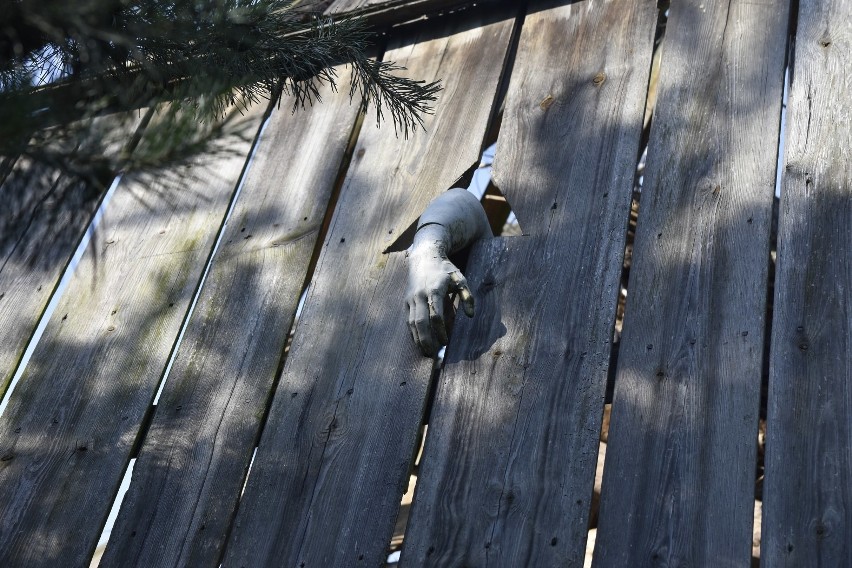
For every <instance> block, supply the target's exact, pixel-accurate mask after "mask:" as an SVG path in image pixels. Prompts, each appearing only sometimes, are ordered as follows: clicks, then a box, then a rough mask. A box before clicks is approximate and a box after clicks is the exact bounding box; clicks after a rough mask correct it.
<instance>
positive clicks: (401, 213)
mask: <svg viewBox="0 0 852 568" xmlns="http://www.w3.org/2000/svg"><path fill="white" fill-rule="evenodd" d="M513 24H514V19H513V18H511V19H508V20H498V21H482V20H473V21H467V22H460V21H458V20H457V21H455V22H450V23H448V24H447V25H446V27H444V28H443V29H440V30H435V31H434V35H429V36H419V37H417V38H410V39H414V42H413V43H412V44H404V45H400V46H398V47H396V48H395V49H393V50H391V51H390V52H389V53H387V55H386V58H387V59H390V60H393V61H396V62H398V63H400V64H401V65H404V66H405V67H407V68H408V69H409V73H410V74H411V75H412V76H414V77H417V78H419V79H424V80H427V81H431V80H434V79H436V78H441V79H442V81H443V85H444V90H443V92H442V93H441V94H440V97H439V100H438V104H437V105H436V108H435V114H434V116H427V117H425V123H426V131H425V132H424V131H422V130H421V131H418V132H416V133H415V134H414V135H413V136H412V137H411V138H410V139H409V140H407V141H405V140H402V139H400V138H397V137H395V136H394V133H393V131H392V130H391V129H389V128H387V127H385V128H383V129H381V130H376V129H375V128H373V127H372V125H371V122H372V117H371V116H368V117H367V119H366V122H365V127H364V129H363V130H362V131H361V136H360V139H359V141H358V145H357V146H356V150H355V156H354V159H353V163H352V166H351V167H350V170H349V172H348V175H347V178H346V181H345V183H344V186H343V189H342V192H341V197H340V201H339V203H338V206H337V208H336V210H335V213H334V217H333V219H332V222H331V226H330V229H329V233H328V236H327V238H326V241H325V243H324V244H323V249H322V252H321V254H320V258H319V261H318V264H317V270H316V273H315V276H314V279H313V282H312V283H311V287H310V291H309V293H308V296H307V300H306V302H305V307H304V311H303V312H302V315H301V319H300V322H299V324H298V325H297V327H296V334H295V337H294V339H293V345H292V348H291V351H290V354H289V356H288V358H287V362H286V365H285V369H284V373H283V376H282V377H281V380H280V383H279V385H278V389H277V392H276V395H275V399H274V401H273V405H272V408H271V411H270V416H269V419H268V421H267V423H266V426H265V428H264V432H263V437H262V439H261V443H260V447H259V448H258V451H257V457H256V458H255V461H254V465H253V466H252V471H251V474H250V475H249V479H248V484H247V486H246V490H245V494H244V496H243V499H242V500H241V502H240V506H239V511H238V513H237V519H236V522H235V524H234V527H233V532H232V536H231V539H230V541H229V544H228V547H227V549H226V554H225V560H224V566H265V565H273V564H274V565H286V566H302V567H304V568H309V567H325V566H339V567H348V566H362V565H363V566H378V565H380V564H382V563H383V562H384V560H385V555H386V549H387V546H388V543H389V542H390V538H391V533H392V530H393V526H394V520H395V518H396V514H397V511H398V509H399V503H400V498H401V496H402V494H403V492H404V490H405V488H406V486H407V482H408V472H409V468H410V466H411V463H412V460H413V453H414V451H415V444H416V441H417V432H418V429H419V427H420V421H421V416H422V413H423V409H424V404H425V399H426V394H427V392H428V388H429V377H430V374H431V367H432V362H431V360H429V359H426V358H424V357H422V356H421V355H419V353H418V352H417V350H416V348H415V346H414V343H413V342H412V340H411V337H410V334H409V331H408V327H407V321H406V320H407V311H406V309H405V301H404V296H403V291H404V289H405V281H406V275H405V270H406V269H405V257H404V254H389V255H384V254H382V251H383V250H384V249H385V248H386V247H387V246H388V245H390V244H391V243H392V242H393V241H394V240H395V239H396V238H397V236H398V235H399V234H400V232H402V231H403V230H404V229H405V228H406V227H408V226H409V225H410V224H411V223H412V221H413V220H414V219H416V218H417V216H418V215H419V214H420V212H421V211H422V210H423V208H424V207H425V206H426V204H427V203H428V202H429V201H430V200H431V199H432V198H434V197H435V196H436V195H438V194H439V193H440V192H441V191H443V190H445V189H447V188H448V187H449V186H450V184H451V183H452V182H453V180H455V179H456V178H457V177H458V176H459V174H461V173H462V172H464V171H465V170H466V169H467V168H468V167H469V166H470V164H472V163H473V162H475V161H476V160H477V159H478V158H479V155H478V154H479V152H480V150H481V144H482V140H483V137H484V135H485V131H486V128H487V125H488V124H487V123H488V119H489V116H490V115H491V113H492V110H493V109H492V105H493V98H494V95H493V94H494V93H495V92H496V91H497V86H498V82H499V79H500V75H501V71H502V68H503V63H504V58H505V55H506V52H507V47H508V44H509V40H510V38H511V35H512V29H513Z"/></svg>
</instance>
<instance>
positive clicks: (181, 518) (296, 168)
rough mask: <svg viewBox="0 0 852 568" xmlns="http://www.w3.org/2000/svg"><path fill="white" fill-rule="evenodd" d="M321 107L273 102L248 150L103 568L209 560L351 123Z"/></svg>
mask: <svg viewBox="0 0 852 568" xmlns="http://www.w3.org/2000/svg"><path fill="white" fill-rule="evenodd" d="M338 73H339V75H340V80H341V81H343V82H346V81H348V80H349V77H348V72H347V71H346V70H344V69H339V70H338ZM323 100H325V101H326V102H325V103H324V104H322V105H321V106H316V107H314V108H312V109H308V110H302V111H298V112H296V113H295V114H294V113H292V112H291V110H292V101H290V100H286V99H285V100H284V101H283V102H282V103H281V105H280V109H278V110H276V111H274V112H273V114H272V117H271V118H270V120H269V123H268V124H267V126H266V127H265V129H264V131H263V135H262V136H261V138H260V139H259V141H258V147H257V149H256V150H255V154H254V158H253V161H252V164H251V167H250V169H249V171H248V172H247V178H246V181H245V184H244V188H243V190H242V192H241V193H240V196H239V200H238V201H237V204H236V206H235V209H234V212H233V214H232V216H231V217H230V220H229V222H228V227H227V229H226V232H225V235H224V237H223V241H222V244H221V246H220V247H219V250H218V252H217V255H216V257H215V258H214V261H213V264H212V265H211V268H210V272H209V273H208V276H207V279H206V281H205V285H204V288H203V290H202V292H201V296H200V297H199V299H198V303H197V305H196V308H195V310H194V312H193V315H192V319H191V320H190V322H189V326H188V327H187V331H186V333H185V335H184V339H183V342H182V343H181V346H180V350H179V352H178V355H177V358H176V359H175V362H174V365H173V367H172V370H171V373H170V375H169V379H168V382H167V383H166V386H165V388H164V390H163V394H162V396H161V398H160V402H159V405H158V407H157V411H156V414H155V415H154V418H153V421H152V424H151V427H150V429H149V430H148V434H147V436H146V439H145V442H144V444H143V446H142V449H141V451H140V454H139V457H138V459H137V461H136V465H135V467H134V470H133V481H132V484H131V486H130V489H129V491H128V493H127V495H126V496H125V500H124V502H123V504H122V509H121V513H120V514H119V517H118V520H117V521H116V525H115V528H114V529H113V531H112V536H111V537H110V542H109V544H108V546H107V549H106V553H105V554H104V557H103V559H102V561H101V566H216V565H218V563H219V558H220V556H221V553H222V550H223V549H224V546H225V539H226V533H227V529H228V527H229V525H230V522H231V520H232V518H233V515H234V512H235V511H236V507H237V501H238V499H239V496H240V490H241V489H242V486H243V482H244V479H245V474H246V471H247V470H248V467H249V462H250V460H251V457H252V451H253V449H254V446H255V444H256V441H257V438H258V435H259V431H260V428H261V420H262V418H263V417H264V415H265V411H266V408H267V404H268V401H269V399H270V397H271V389H272V386H273V379H274V378H275V375H276V372H277V371H278V364H279V360H280V358H281V354H282V353H283V351H284V346H285V344H286V342H287V335H288V332H289V330H290V327H291V325H292V323H293V317H294V314H295V312H296V306H297V304H298V302H299V296H300V293H301V291H302V286H303V284H304V281H305V277H306V273H307V270H308V265H309V263H310V260H311V255H312V254H313V251H314V248H315V245H316V242H317V237H318V235H319V231H320V227H321V226H322V223H323V219H324V217H325V213H326V209H327V208H328V201H329V199H330V197H331V193H332V189H333V186H334V183H335V181H336V179H337V174H338V171H339V169H340V166H341V162H342V160H343V156H344V153H345V151H346V146H347V142H348V141H349V137H350V134H351V132H352V129H353V127H354V124H355V119H356V117H357V114H358V109H359V105H357V104H350V103H349V99H348V98H347V97H343V96H335V95H334V94H333V93H332V92H331V90H330V88H326V90H325V92H323Z"/></svg>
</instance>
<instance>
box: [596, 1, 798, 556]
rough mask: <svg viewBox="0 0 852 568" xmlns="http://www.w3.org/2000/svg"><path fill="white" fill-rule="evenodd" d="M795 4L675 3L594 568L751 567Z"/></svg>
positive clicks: (654, 129)
mask: <svg viewBox="0 0 852 568" xmlns="http://www.w3.org/2000/svg"><path fill="white" fill-rule="evenodd" d="M788 15H789V2H788V1H787V0H777V1H776V2H774V3H773V5H772V6H766V5H757V4H754V3H748V2H742V1H741V0H733V1H731V2H727V1H719V2H708V1H704V0H684V1H680V2H673V3H672V5H671V8H670V13H669V20H668V23H667V25H666V37H665V39H664V40H663V41H664V44H663V56H662V62H661V65H660V79H659V80H660V83H659V97H658V99H657V107H656V110H655V113H654V121H653V125H652V127H651V134H650V142H649V147H648V161H647V168H646V171H645V178H644V181H645V183H644V187H643V190H642V200H641V204H640V211H639V224H638V229H637V234H636V242H635V245H634V249H633V265H632V268H631V275H630V283H629V292H628V300H627V307H626V310H625V320H624V327H623V334H622V340H621V346H620V349H619V359H618V372H617V374H616V382H615V395H614V399H613V404H612V416H611V421H610V430H609V441H608V446H607V458H606V467H605V469H604V479H603V487H602V491H601V509H600V520H599V524H598V531H597V539H596V543H595V554H594V561H595V564H596V565H599V566H602V567H607V566H617V567H621V566H661V565H666V566H684V565H688V566H749V564H750V561H751V551H752V522H753V511H754V494H755V473H754V472H755V467H756V459H757V451H756V450H757V443H756V442H757V432H758V413H759V406H760V382H761V372H762V362H763V346H764V330H765V325H766V289H767V276H768V266H769V261H770V257H769V247H770V242H769V233H770V224H771V216H772V200H773V191H774V184H775V183H774V182H775V166H776V154H777V149H778V131H779V128H778V126H779V117H780V113H781V94H782V91H783V78H784V55H785V47H786V42H787V26H788Z"/></svg>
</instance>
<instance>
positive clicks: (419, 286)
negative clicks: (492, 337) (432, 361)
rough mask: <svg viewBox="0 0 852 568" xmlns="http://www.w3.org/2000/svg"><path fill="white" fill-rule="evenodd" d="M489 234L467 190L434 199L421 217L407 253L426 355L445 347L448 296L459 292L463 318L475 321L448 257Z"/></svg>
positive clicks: (411, 300)
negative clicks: (446, 298)
mask: <svg viewBox="0 0 852 568" xmlns="http://www.w3.org/2000/svg"><path fill="white" fill-rule="evenodd" d="M490 236H492V235H491V227H490V225H489V223H488V217H486V215H485V210H484V209H482V205H481V204H480V203H479V200H478V199H476V197H475V196H474V195H473V194H471V193H470V192H468V191H466V190H464V189H459V188H454V189H451V190H449V191H447V192H446V193H444V194H442V195H440V196H438V197H436V198H435V199H434V200H433V201H432V202H431V203H430V204H429V205H428V206H427V207H426V210H425V211H424V212H423V214H422V215H421V216H420V220H419V221H418V223H417V233H416V234H415V235H414V244H413V245H412V247H411V249H410V250H409V253H408V261H409V263H408V291H407V292H406V303H407V304H408V326H409V328H410V330H411V336H412V338H413V339H414V342H415V343H416V344H417V346H418V347H419V348H420V350H421V351H422V352H423V354H424V355H426V356H427V357H433V356H434V355H435V354H436V353H437V352H438V349H439V348H440V346H441V345H446V344H447V331H446V325H445V322H444V298H445V297H446V296H447V295H448V294H450V293H453V292H457V293H459V294H460V295H461V303H462V306H463V308H464V312H465V314H467V316H468V317H473V311H474V304H473V295H472V294H471V292H470V288H468V285H467V280H466V279H465V277H464V275H463V274H462V273H461V271H460V270H459V269H458V268H457V267H456V266H455V265H454V264H453V263H452V262H450V260H449V259H448V258H447V257H448V255H450V254H452V253H454V252H456V251H458V250H461V249H463V248H465V247H467V246H469V245H470V244H471V243H473V242H474V241H476V240H478V239H481V238H484V237H490Z"/></svg>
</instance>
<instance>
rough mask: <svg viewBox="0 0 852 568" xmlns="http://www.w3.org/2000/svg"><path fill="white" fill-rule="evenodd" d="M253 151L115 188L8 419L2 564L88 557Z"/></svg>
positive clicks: (0, 521)
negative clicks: (183, 178) (149, 183)
mask: <svg viewBox="0 0 852 568" xmlns="http://www.w3.org/2000/svg"><path fill="white" fill-rule="evenodd" d="M262 112H263V109H262V108H259V109H258V108H255V109H253V111H252V113H251V118H250V120H252V121H253V122H254V126H255V127H256V126H257V125H258V123H259V121H260V114H262ZM249 147H250V144H249V143H241V144H240V145H239V146H238V147H235V148H234V149H233V150H234V153H233V154H232V155H229V156H227V157H223V158H220V159H218V160H215V161H213V162H212V163H209V164H207V165H204V166H197V167H195V168H193V174H194V176H193V179H192V180H187V182H186V186H185V187H182V188H179V189H175V188H172V189H164V188H162V187H159V186H158V185H156V184H155V185H154V186H153V187H143V186H142V185H141V184H139V183H134V182H132V181H130V180H125V182H122V183H121V185H120V186H119V187H118V188H117V189H116V192H115V194H114V196H113V198H112V200H111V201H110V203H109V205H108V206H107V207H106V209H105V213H104V218H103V224H102V228H101V229H100V230H101V231H102V235H103V239H102V240H100V241H98V245H99V246H100V250H97V251H94V250H92V248H90V249H89V250H88V251H87V253H86V254H85V255H84V258H83V260H82V261H81V263H80V265H79V266H78V268H77V271H76V272H75V274H74V277H73V278H72V280H71V282H70V284H69V286H68V289H67V290H66V291H65V294H64V295H63V298H62V300H61V301H60V303H59V306H58V308H57V310H56V312H55V313H54V316H53V317H52V319H51V321H50V322H49V323H48V326H47V329H46V330H45V333H44V336H43V337H42V339H41V342H40V343H39V345H38V347H37V348H36V350H35V352H34V354H33V357H32V359H31V360H30V362H29V365H28V366H27V369H26V371H25V373H24V375H23V377H22V379H21V382H20V383H19V385H18V387H17V389H16V390H15V392H14V393H13V395H12V397H11V398H10V402H9V406H8V407H7V409H6V412H5V413H4V414H3V416H2V417H0V456H2V457H0V565H3V566H27V567H35V566H84V565H86V564H87V563H88V561H89V559H90V558H91V555H92V553H93V552H94V549H95V545H96V542H97V539H98V536H99V534H100V531H101V528H102V525H103V522H104V520H105V519H106V516H107V513H108V512H109V508H110V505H111V504H112V498H113V496H114V495H115V491H116V489H117V487H118V484H119V482H120V480H121V476H122V473H123V471H124V468H125V466H126V464H127V461H128V459H129V456H130V452H131V449H132V447H133V445H134V442H135V440H136V437H137V434H138V431H139V427H140V425H141V423H142V421H143V420H144V418H145V416H146V415H147V414H148V412H149V409H150V405H151V401H152V399H153V397H154V393H155V391H156V387H157V383H158V381H159V379H160V377H161V375H162V373H163V370H164V367H165V366H166V363H167V360H168V357H169V354H170V352H171V350H172V346H173V344H174V341H175V338H176V336H177V334H178V331H179V329H180V326H181V323H182V320H183V318H184V315H185V313H186V311H187V309H188V306H189V302H190V301H191V300H192V296H193V293H194V291H195V289H196V287H197V285H198V281H199V278H200V276H201V273H202V270H203V268H204V266H205V264H206V262H207V259H208V258H209V254H210V249H211V247H212V245H213V242H214V239H215V237H216V235H217V233H218V230H219V227H220V226H221V222H222V218H223V216H224V214H225V211H226V209H227V207H228V203H229V201H230V199H231V196H232V194H233V191H234V189H235V187H236V183H237V180H238V178H239V176H240V173H241V170H242V168H243V164H244V162H245V156H246V154H247V153H248V150H249Z"/></svg>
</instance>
